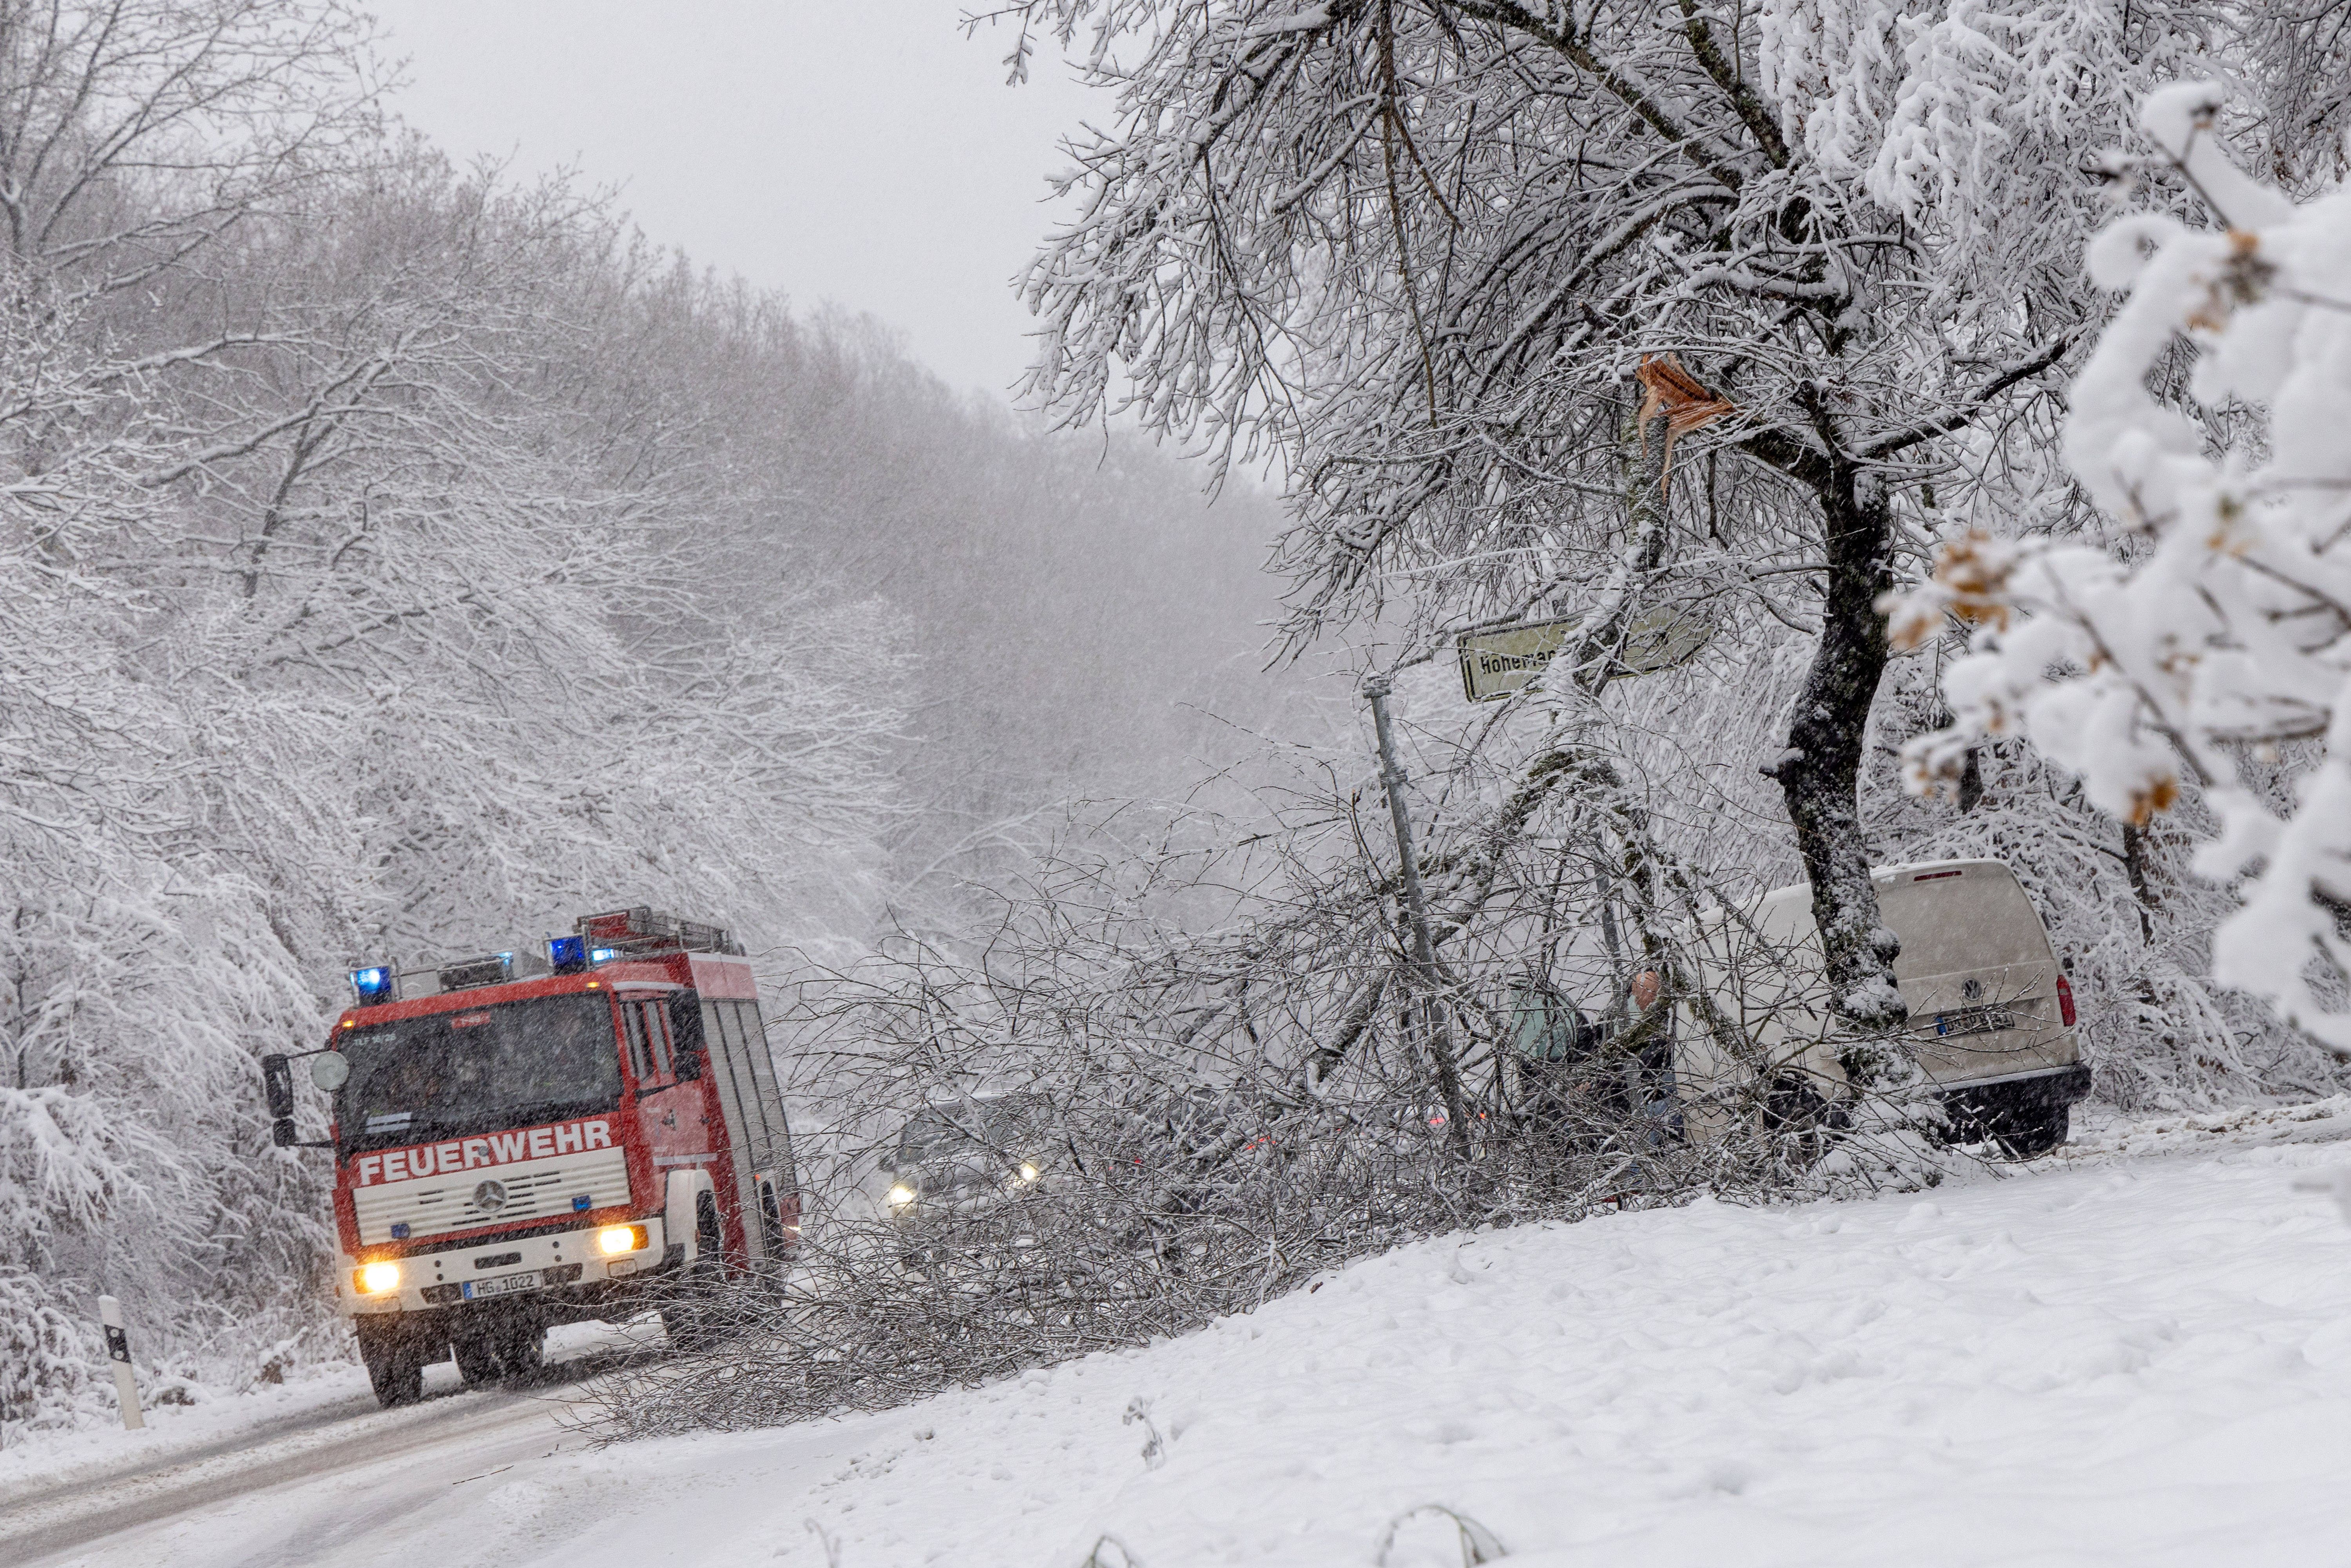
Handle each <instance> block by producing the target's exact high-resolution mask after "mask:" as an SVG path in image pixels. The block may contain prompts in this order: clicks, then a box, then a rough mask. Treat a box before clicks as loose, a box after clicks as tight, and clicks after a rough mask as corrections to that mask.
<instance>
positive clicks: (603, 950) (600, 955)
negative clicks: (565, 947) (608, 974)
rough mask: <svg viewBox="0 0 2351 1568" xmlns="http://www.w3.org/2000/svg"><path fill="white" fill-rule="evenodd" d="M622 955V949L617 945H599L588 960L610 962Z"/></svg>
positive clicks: (600, 962)
mask: <svg viewBox="0 0 2351 1568" xmlns="http://www.w3.org/2000/svg"><path fill="white" fill-rule="evenodd" d="M619 956H621V951H620V949H619V948H617V947H599V948H597V949H596V950H595V951H594V952H592V953H590V954H589V955H588V961H589V962H590V963H591V964H609V963H611V961H612V960H613V959H615V958H617V957H619Z"/></svg>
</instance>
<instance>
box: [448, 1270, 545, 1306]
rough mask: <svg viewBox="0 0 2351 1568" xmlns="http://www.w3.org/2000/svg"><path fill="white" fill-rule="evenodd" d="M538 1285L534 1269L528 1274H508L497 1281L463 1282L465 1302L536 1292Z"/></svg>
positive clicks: (536, 1272) (536, 1271) (536, 1273)
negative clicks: (517, 1292) (523, 1292)
mask: <svg viewBox="0 0 2351 1568" xmlns="http://www.w3.org/2000/svg"><path fill="white" fill-rule="evenodd" d="M538 1283H539V1281H538V1270H536V1269H533V1270H531V1271H530V1272H529V1273H528V1274H508V1275H507V1276H506V1277H505V1278H504V1279H499V1280H467V1281H465V1300H467V1301H480V1300H482V1299H483V1298H484V1297H485V1296H511V1295H513V1294H514V1293H515V1292H516V1291H536V1290H538Z"/></svg>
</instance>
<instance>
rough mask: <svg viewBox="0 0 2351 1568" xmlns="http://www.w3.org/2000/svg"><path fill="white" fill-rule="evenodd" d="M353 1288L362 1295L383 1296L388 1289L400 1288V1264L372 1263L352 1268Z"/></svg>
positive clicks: (395, 1289)
mask: <svg viewBox="0 0 2351 1568" xmlns="http://www.w3.org/2000/svg"><path fill="white" fill-rule="evenodd" d="M351 1289H353V1290H355V1291H358V1292H359V1293H360V1295H362V1296H381V1295H382V1294H383V1293H384V1292H385V1291H397V1290H398V1289H400V1265H399V1264H397V1263H370V1264H367V1265H365V1266H364V1267H362V1268H360V1269H356V1270H352V1273H351Z"/></svg>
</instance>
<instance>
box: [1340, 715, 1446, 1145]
mask: <svg viewBox="0 0 2351 1568" xmlns="http://www.w3.org/2000/svg"><path fill="white" fill-rule="evenodd" d="M1392 689H1393V688H1392V687H1391V686H1390V685H1389V684H1388V678H1387V677H1386V676H1385V675H1374V676H1373V677H1372V678H1371V679H1369V680H1367V681H1365V682H1364V698H1365V700H1367V701H1368V702H1370V704H1371V705H1372V733H1373V734H1374V736H1375V737H1378V741H1379V748H1380V782H1381V784H1382V785H1384V787H1385V788H1386V789H1387V797H1388V820H1389V821H1390V822H1391V823H1393V824H1394V825H1395V841H1396V860H1397V863H1398V865H1399V866H1400V868H1401V872H1402V876H1401V880H1402V881H1403V883H1404V906H1405V917H1406V919H1407V921H1408V923H1409V924H1410V925H1411V926H1412V956H1413V967H1414V968H1415V969H1416V970H1417V971H1418V972H1419V980H1420V1005H1421V1008H1422V1014H1421V1016H1422V1019H1423V1028H1424V1029H1425V1030H1426V1035H1427V1040H1428V1054H1429V1056H1430V1057H1431V1058H1432V1059H1433V1060H1434V1061H1436V1063H1437V1093H1438V1094H1439V1095H1440V1096H1441V1097H1442V1098H1443V1099H1444V1101H1445V1133H1446V1141H1447V1143H1449V1144H1450V1145H1453V1152H1454V1153H1455V1154H1457V1155H1461V1156H1462V1157H1463V1158H1465V1159H1466V1158H1468V1155H1469V1115H1468V1106H1467V1105H1466V1104H1464V1103H1463V1102H1462V1098H1461V1073H1460V1071H1459V1069H1458V1068H1457V1067H1456V1066H1455V1065H1454V1061H1453V1037H1452V1031H1451V1030H1448V1029H1447V1027H1446V1022H1445V1007H1444V1004H1443V1002H1441V1001H1440V1000H1439V999H1438V997H1437V993H1438V991H1439V989H1440V988H1441V987H1440V984H1439V981H1438V978H1437V942H1436V939H1435V938H1434V937H1433V936H1430V934H1429V929H1428V900H1427V898H1426V895H1424V894H1423V893H1422V892H1421V886H1420V855H1419V852H1417V851H1416V850H1415V849H1414V847H1413V841H1412V817H1411V814H1410V813H1409V812H1408V811H1406V810H1405V803H1404V768H1402V767H1401V766H1399V765H1398V764H1397V762H1396V756H1395V736H1394V735H1393V734H1392V733H1391V732H1390V730H1389V727H1388V693H1389V692H1390V691H1391V690H1392Z"/></svg>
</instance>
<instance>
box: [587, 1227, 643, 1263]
mask: <svg viewBox="0 0 2351 1568" xmlns="http://www.w3.org/2000/svg"><path fill="white" fill-rule="evenodd" d="M644 1244H645V1228H644V1227H643V1226H642V1225H608V1226H606V1227H604V1228H603V1229H601V1230H599V1231H598V1232H596V1249H597V1250H598V1251H600V1252H602V1253H603V1254H604V1255H605V1256H606V1257H608V1258H609V1257H611V1255H612V1254H613V1253H615V1252H634V1251H636V1250H637V1249H639V1248H641V1247H643V1245H644Z"/></svg>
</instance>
